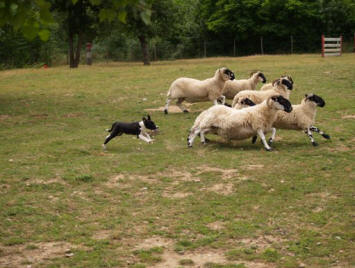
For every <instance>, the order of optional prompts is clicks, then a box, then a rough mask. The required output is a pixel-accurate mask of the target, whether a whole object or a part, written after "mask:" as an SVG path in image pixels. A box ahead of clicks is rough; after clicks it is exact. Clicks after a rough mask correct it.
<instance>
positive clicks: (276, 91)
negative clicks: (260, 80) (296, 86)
mask: <svg viewBox="0 0 355 268" xmlns="http://www.w3.org/2000/svg"><path fill="white" fill-rule="evenodd" d="M292 88H293V86H292V84H291V82H290V81H288V80H287V79H285V78H281V79H278V80H277V81H276V82H275V83H274V87H273V89H270V90H263V91H260V90H258V91H256V90H243V91H241V92H239V93H238V94H237V95H235V97H234V99H233V103H232V107H235V105H236V104H237V103H238V102H240V101H241V100H242V99H245V98H249V99H250V100H251V101H253V102H254V103H255V104H259V103H261V102H263V101H264V100H266V99H267V98H269V97H270V96H273V95H281V96H283V97H284V98H286V99H289V98H290V91H291V90H292Z"/></svg>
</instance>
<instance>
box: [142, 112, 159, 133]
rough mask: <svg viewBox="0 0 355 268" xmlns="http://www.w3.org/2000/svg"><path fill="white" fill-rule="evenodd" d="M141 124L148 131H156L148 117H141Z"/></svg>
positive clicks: (156, 128)
mask: <svg viewBox="0 0 355 268" xmlns="http://www.w3.org/2000/svg"><path fill="white" fill-rule="evenodd" d="M143 123H144V126H145V127H146V128H147V129H150V130H155V131H156V130H158V127H157V126H156V125H155V123H154V122H153V121H152V120H151V118H150V115H148V117H147V118H145V117H143Z"/></svg>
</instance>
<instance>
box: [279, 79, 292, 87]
mask: <svg viewBox="0 0 355 268" xmlns="http://www.w3.org/2000/svg"><path fill="white" fill-rule="evenodd" d="M281 84H283V85H285V86H286V87H287V89H289V90H292V89H293V85H292V83H291V82H290V81H288V80H286V79H281Z"/></svg>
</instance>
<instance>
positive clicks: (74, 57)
mask: <svg viewBox="0 0 355 268" xmlns="http://www.w3.org/2000/svg"><path fill="white" fill-rule="evenodd" d="M82 39H83V35H82V33H79V34H78V41H77V44H76V51H74V34H73V33H70V34H69V66H70V68H78V66H79V63H80V51H81V45H82Z"/></svg>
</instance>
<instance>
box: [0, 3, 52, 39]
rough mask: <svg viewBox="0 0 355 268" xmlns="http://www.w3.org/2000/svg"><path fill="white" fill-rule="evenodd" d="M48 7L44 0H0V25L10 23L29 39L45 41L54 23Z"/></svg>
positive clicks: (48, 4)
mask: <svg viewBox="0 0 355 268" xmlns="http://www.w3.org/2000/svg"><path fill="white" fill-rule="evenodd" d="M50 7H51V5H50V3H49V2H48V1H46V0H26V1H22V0H10V1H8V0H7V1H6V0H0V27H3V26H4V25H10V26H11V27H13V29H14V30H15V31H21V32H22V33H23V35H24V36H25V37H26V38H27V39H29V40H33V39H34V38H36V37H37V36H38V37H40V38H41V40H43V41H47V40H48V38H49V35H50V32H49V28H50V26H51V25H52V24H53V23H54V20H53V16H52V14H51V12H50Z"/></svg>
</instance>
